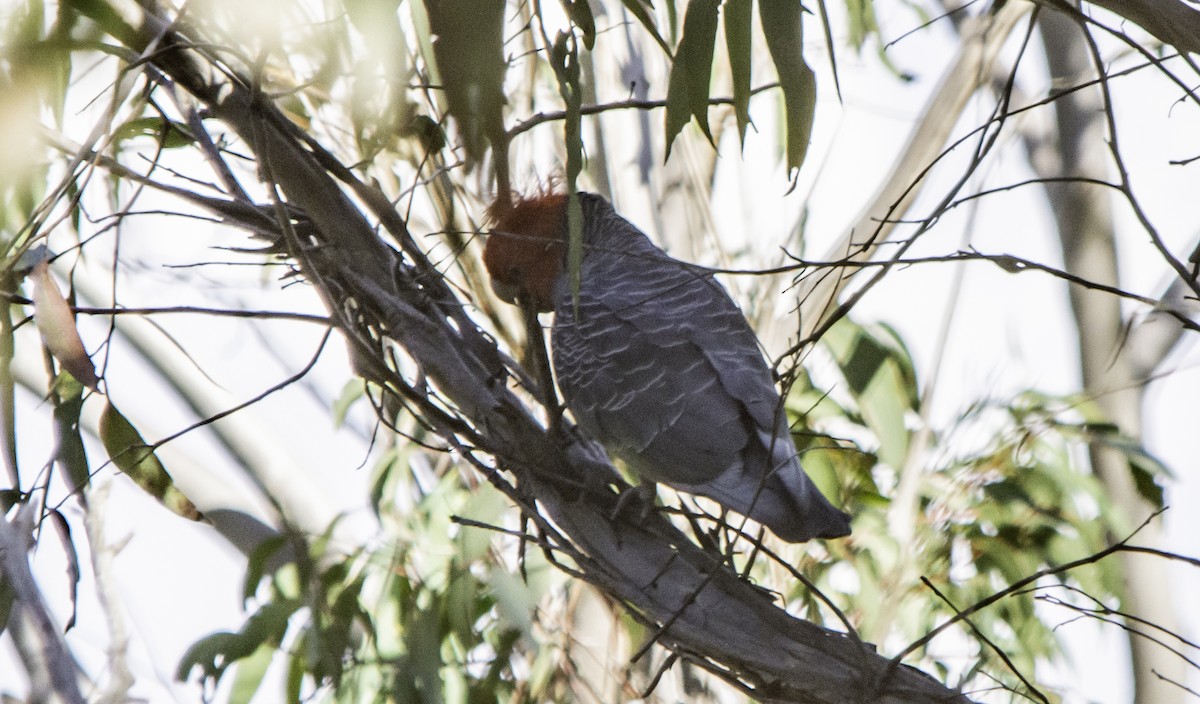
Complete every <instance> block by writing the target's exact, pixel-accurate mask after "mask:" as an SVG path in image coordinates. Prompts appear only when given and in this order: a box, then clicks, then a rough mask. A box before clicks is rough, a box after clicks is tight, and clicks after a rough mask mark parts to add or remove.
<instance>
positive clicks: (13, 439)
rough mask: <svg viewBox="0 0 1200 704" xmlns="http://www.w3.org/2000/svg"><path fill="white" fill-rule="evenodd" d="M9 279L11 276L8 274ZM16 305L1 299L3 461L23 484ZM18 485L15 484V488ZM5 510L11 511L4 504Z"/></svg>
mask: <svg viewBox="0 0 1200 704" xmlns="http://www.w3.org/2000/svg"><path fill="white" fill-rule="evenodd" d="M5 278H6V279H8V277H5ZM4 283H5V284H6V285H5V286H4V290H5V291H10V290H13V289H14V288H15V287H14V286H12V285H11V282H10V281H7V280H6V281H5V282H4ZM12 313H13V306H12V304H11V303H9V302H8V300H7V299H5V300H3V301H0V423H2V424H3V427H0V434H2V435H3V437H2V441H3V443H4V460H3V461H4V463H5V464H6V465H7V466H8V476H10V477H13V478H15V483H16V485H17V486H20V484H21V472H20V464H19V463H18V461H17V397H16V385H15V380H14V379H13V375H12V360H13V353H14V347H13V324H12ZM15 488H16V487H14V489H15ZM3 508H4V512H7V511H8V508H9V507H8V506H7V505H5V506H4V507H3Z"/></svg>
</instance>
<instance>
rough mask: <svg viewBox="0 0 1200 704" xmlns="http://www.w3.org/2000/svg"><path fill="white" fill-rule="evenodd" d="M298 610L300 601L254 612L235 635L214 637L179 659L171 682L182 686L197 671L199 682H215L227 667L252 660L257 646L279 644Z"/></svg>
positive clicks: (217, 634)
mask: <svg viewBox="0 0 1200 704" xmlns="http://www.w3.org/2000/svg"><path fill="white" fill-rule="evenodd" d="M302 606H304V602H302V601H300V600H282V601H273V602H270V603H268V604H264V605H263V606H262V607H261V608H260V609H259V610H258V611H256V612H255V614H254V615H253V616H251V617H250V618H249V619H248V620H247V621H246V623H245V624H243V625H242V628H241V630H239V631H238V632H237V633H229V632H221V633H214V634H212V635H210V636H207V637H205V638H203V639H201V640H200V641H198V642H197V643H195V644H193V645H192V647H190V648H188V649H187V652H186V653H184V654H183V657H182V658H180V660H179V667H178V668H176V670H175V678H176V679H177V680H179V681H180V682H185V681H187V679H188V678H189V677H191V674H192V671H193V670H194V669H196V668H200V672H201V677H202V678H204V679H206V680H211V681H212V682H213V683H216V682H218V681H219V680H220V679H221V676H222V675H224V674H225V670H226V669H228V668H229V666H230V665H232V664H233V663H235V662H237V661H239V660H243V659H245V658H249V657H251V656H253V655H254V654H255V652H256V651H257V650H258V648H259V646H261V645H263V644H264V643H266V644H271V645H274V646H278V644H279V643H281V642H283V637H284V635H285V634H286V633H287V628H288V619H289V618H291V617H292V614H294V613H296V611H297V610H298V609H299V608H300V607H302Z"/></svg>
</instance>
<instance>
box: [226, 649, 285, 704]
mask: <svg viewBox="0 0 1200 704" xmlns="http://www.w3.org/2000/svg"><path fill="white" fill-rule="evenodd" d="M277 650H278V648H277V647H276V646H275V645H274V644H272V643H263V644H262V645H260V646H258V648H257V649H255V651H254V652H253V653H251V654H250V656H249V657H246V658H244V659H242V660H239V661H238V663H237V665H236V666H235V668H234V671H233V687H232V688H231V689H230V690H229V702H230V704H250V702H251V701H252V700H253V699H254V695H255V694H257V693H258V689H259V687H260V686H262V682H263V678H264V677H265V676H266V674H267V668H268V667H270V666H271V660H272V659H273V658H274V657H275V652H276V651H277Z"/></svg>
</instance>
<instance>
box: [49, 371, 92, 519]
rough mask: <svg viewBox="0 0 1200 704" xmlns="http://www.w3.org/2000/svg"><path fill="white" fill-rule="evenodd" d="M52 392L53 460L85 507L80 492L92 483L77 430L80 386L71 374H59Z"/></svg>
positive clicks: (81, 439)
mask: <svg viewBox="0 0 1200 704" xmlns="http://www.w3.org/2000/svg"><path fill="white" fill-rule="evenodd" d="M54 389H55V393H54V394H53V400H54V434H55V436H56V439H57V442H58V447H57V448H56V449H55V452H54V459H55V461H56V462H58V464H59V466H60V467H61V468H62V469H63V470H64V471H65V473H66V475H67V486H68V487H69V488H70V490H71V493H72V494H74V495H75V497H76V499H77V500H78V501H79V502H80V503H82V504H84V505H85V506H86V505H87V498H86V497H85V495H84V493H83V489H84V488H85V487H86V486H87V485H88V484H89V483H90V482H91V468H90V467H89V466H88V458H87V451H86V450H85V449H84V446H83V437H82V436H81V435H80V431H79V414H80V413H82V412H83V385H82V384H80V383H79V381H78V380H77V379H76V378H75V377H74V376H72V375H70V374H59V375H58V377H57V378H56V379H55V380H54Z"/></svg>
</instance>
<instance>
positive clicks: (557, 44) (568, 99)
mask: <svg viewBox="0 0 1200 704" xmlns="http://www.w3.org/2000/svg"><path fill="white" fill-rule="evenodd" d="M550 66H551V67H552V68H553V69H554V75H555V76H556V77H557V78H558V92H559V94H560V95H561V96H562V99H563V103H564V104H565V105H566V108H567V110H566V112H567V116H566V120H564V121H563V142H564V144H565V146H566V151H567V183H566V187H567V274H568V279H569V280H570V282H571V294H572V299H573V300H574V301H575V305H578V303H579V285H580V280H579V272H580V268H581V267H582V266H583V209H582V207H581V206H580V205H579V196H578V195H576V193H575V190H576V187H575V182H576V180H577V179H578V178H579V174H580V172H581V171H583V138H582V136H581V134H582V112H581V110H582V106H583V89H582V87H581V86H580V84H579V80H580V67H579V49H578V47H577V46H576V45H575V35H574V34H572V33H570V32H559V34H558V37H557V38H556V39H555V41H554V46H553V47H551V50H550ZM576 312H578V311H576Z"/></svg>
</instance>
